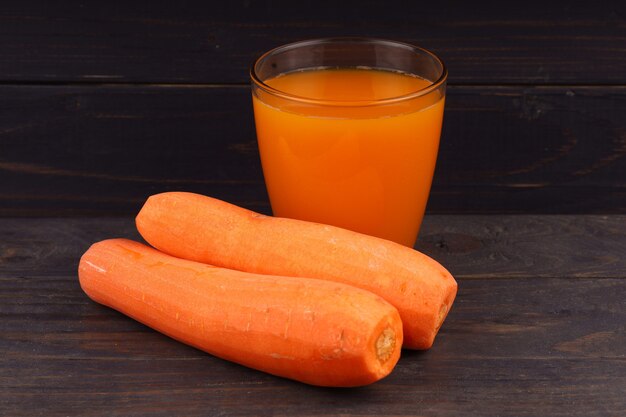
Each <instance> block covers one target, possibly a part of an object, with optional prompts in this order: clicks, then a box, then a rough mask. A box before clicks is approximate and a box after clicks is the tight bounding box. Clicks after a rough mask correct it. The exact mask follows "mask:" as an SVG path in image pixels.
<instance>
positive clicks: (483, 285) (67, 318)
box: [0, 215, 626, 417]
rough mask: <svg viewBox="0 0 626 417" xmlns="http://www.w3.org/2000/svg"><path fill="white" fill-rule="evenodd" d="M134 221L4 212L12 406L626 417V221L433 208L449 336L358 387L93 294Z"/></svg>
mask: <svg viewBox="0 0 626 417" xmlns="http://www.w3.org/2000/svg"><path fill="white" fill-rule="evenodd" d="M109 237H129V238H138V235H137V232H136V230H135V228H134V224H133V221H132V218H129V217H127V218H82V219H81V218H54V219H51V218H28V219H26V218H21V219H17V218H4V219H0V300H1V303H0V317H1V320H0V352H2V354H1V356H0V415H3V416H32V415H45V416H66V415H69V416H74V415H81V416H103V415H107V416H109V415H120V416H127V415H133V416H201V415H220V416H222V415H223V416H226V415H248V416H265V415H293V416H296V415H297V416H300V415H320V416H321V415H324V416H327V415H348V416H357V415H358V416H362V415H429V416H471V415H475V416H502V415H511V416H568V417H570V416H586V417H587V416H620V415H624V412H625V411H626V396H625V395H624V394H625V393H626V330H625V324H626V309H625V308H624V303H625V300H626V256H625V255H626V216H624V215H610V216H603V215H488V216H482V215H431V216H427V218H426V220H425V224H424V226H423V230H422V233H421V236H420V240H419V242H418V244H417V248H418V249H420V250H422V251H423V252H425V253H427V254H429V255H431V256H433V257H434V258H436V259H438V260H439V261H441V262H442V263H443V264H444V265H446V266H447V267H448V268H449V269H450V271H451V272H452V273H453V274H454V275H455V276H456V277H457V279H458V281H459V293H458V297H457V300H456V302H455V304H454V307H453V309H452V311H451V313H450V315H449V317H448V319H447V320H446V322H445V323H444V326H443V328H442V329H441V332H440V334H439V336H438V339H437V340H436V343H435V346H434V347H433V348H432V349H431V350H429V351H426V352H416V351H403V355H402V358H401V359H400V362H399V363H398V365H397V367H396V369H395V370H394V372H393V373H392V374H391V375H390V376H389V377H387V378H386V379H384V380H382V381H379V382H378V383H375V384H373V385H370V386H367V387H363V388H354V389H329V388H318V387H312V386H307V385H304V384H301V383H297V382H292V381H289V380H286V379H282V378H278V377H274V376H270V375H266V374H264V373H261V372H258V371H254V370H250V369H247V368H244V367H242V366H239V365H235V364H232V363H228V362H226V361H223V360H220V359H217V358H215V357H212V356H210V355H208V354H205V353H203V352H201V351H198V350H196V349H193V348H190V347H188V346H185V345H183V344H180V343H178V342H176V341H174V340H171V339H169V338H167V337H165V336H163V335H161V334H159V333H157V332H155V331H153V330H151V329H149V328H147V327H145V326H143V325H141V324H139V323H137V322H135V321H133V320H131V319H129V318H127V317H125V316H123V315H121V314H119V313H117V312H115V311H113V310H110V309H108V308H106V307H103V306H100V305H97V304H95V303H94V302H92V301H91V300H89V299H88V298H87V297H86V296H85V295H84V294H83V293H82V291H81V289H80V287H79V285H78V279H77V274H76V268H77V262H78V259H79V257H80V255H81V254H82V252H84V251H85V250H86V249H87V248H88V247H89V245H90V244H91V243H92V242H95V241H97V240H100V239H104V238H109Z"/></svg>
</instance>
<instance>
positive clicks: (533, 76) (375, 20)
mask: <svg viewBox="0 0 626 417" xmlns="http://www.w3.org/2000/svg"><path fill="white" fill-rule="evenodd" d="M0 28H2V30H1V35H2V42H0V58H1V60H0V62H2V64H1V65H0V80H3V81H19V82H37V81H45V82H89V83H93V82H96V83H100V82H152V83H154V82H157V83H242V82H247V80H248V67H249V65H250V64H251V62H252V61H253V60H254V58H255V57H257V56H259V55H260V54H261V53H262V52H264V51H266V50H268V49H270V48H273V47H276V46H278V45H281V44H284V43H287V42H291V41H296V40H301V39H309V38H317V37H326V36H369V37H384V38H392V39H400V40H404V41H408V42H412V43H416V44H419V45H422V46H424V47H426V48H429V49H432V50H433V51H434V52H436V53H438V54H439V55H440V56H441V57H443V59H444V60H445V61H446V63H447V64H448V66H449V68H450V74H451V75H450V81H451V83H453V84H454V83H465V84H467V83H470V84H471V83H484V84H501V83H517V84H519V83H523V84H528V83H532V84H554V83H556V84H563V83H567V84H596V83H601V84H607V83H612V84H624V83H626V46H625V45H626V42H625V40H626V7H625V6H624V3H623V2H620V1H606V2H602V5H598V4H595V3H592V2H545V1H536V0H530V1H526V2H524V3H519V4H507V5H506V7H505V6H504V5H500V4H494V3H493V2H489V1H474V2H471V4H465V5H464V4H462V3H461V4H459V3H458V2H446V1H439V2H429V3H428V4H425V3H423V2H406V1H403V2H396V3H395V4H388V5H386V7H382V6H381V4H380V2H376V1H371V0H370V1H361V2H359V5H358V7H354V5H352V4H351V3H343V2H336V1H335V2H322V3H320V2H267V1H247V0H236V1H229V2H222V3H220V4H219V6H218V7H216V5H214V4H213V3H210V2H201V1H182V2H179V3H177V7H172V6H171V4H170V3H167V2H154V1H147V0H143V1H134V2H132V4H123V5H122V3H115V4H110V3H103V2H96V1H92V0H90V1H64V2H62V3H60V4H56V3H55V4H51V3H49V2H44V1H41V0H39V1H33V0H25V1H20V2H3V3H2V5H1V6H0Z"/></svg>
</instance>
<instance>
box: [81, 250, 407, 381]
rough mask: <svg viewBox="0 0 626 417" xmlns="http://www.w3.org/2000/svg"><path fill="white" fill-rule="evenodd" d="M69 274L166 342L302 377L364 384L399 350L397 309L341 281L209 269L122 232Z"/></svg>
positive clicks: (91, 294) (383, 370)
mask: <svg viewBox="0 0 626 417" xmlns="http://www.w3.org/2000/svg"><path fill="white" fill-rule="evenodd" d="M78 275H79V279H80V285H81V287H82V288H83V290H84V291H85V293H87V295H88V296H89V297H90V298H92V299H93V300H94V301H96V302H98V303H101V304H104V305H106V306H109V307H112V308H114V309H116V310H118V311H120V312H122V313H124V314H126V315H128V316H130V317H132V318H134V319H135V320H137V321H139V322H142V323H144V324H146V325H148V326H150V327H152V328H153V329H155V330H158V331H160V332H162V333H164V334H166V335H168V336H170V337H172V338H174V339H176V340H179V341H181V342H183V343H186V344H189V345H191V346H194V347H196V348H198V349H201V350H203V351H206V352H208V353H210V354H212V355H215V356H218V357H220V358H223V359H227V360H230V361H233V362H237V363H240V364H242V365H245V366H248V367H251V368H255V369H258V370H262V371H265V372H268V373H271V374H274V375H278V376H283V377H286V378H291V379H295V380H298V381H302V382H305V383H308V384H313V385H321V386H359V385H366V384H369V383H372V382H375V381H377V380H379V379H381V378H383V377H385V376H386V375H388V374H389V373H390V372H391V370H392V369H393V368H394V366H395V365H396V363H397V362H398V359H399V358H400V350H401V349H400V347H401V346H402V323H401V320H400V316H399V314H398V311H397V310H396V309H395V308H394V307H393V306H392V305H391V304H389V303H388V302H386V301H385V300H383V299H382V298H380V297H378V296H376V295H374V294H372V293H370V292H367V291H363V290H360V289H358V288H355V287H351V286H349V285H344V284H340V283H334V282H329V281H323V280H318V279H302V278H293V277H279V276H270V275H257V274H251V273H246V272H241V271H234V270H229V269H223V268H217V267H213V266H209V265H205V264H201V263H197V262H192V261H187V260H183V259H178V258H174V257H172V256H168V255H166V254H163V253H161V252H159V251H157V250H155V249H152V248H150V247H148V246H146V245H143V244H141V243H137V242H133V241H130V240H126V239H111V240H105V241H102V242H99V243H96V244H94V245H93V246H91V248H89V250H87V252H86V253H85V254H84V255H83V256H82V258H81V260H80V265H79V268H78Z"/></svg>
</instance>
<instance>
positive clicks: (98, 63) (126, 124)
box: [0, 0, 626, 216]
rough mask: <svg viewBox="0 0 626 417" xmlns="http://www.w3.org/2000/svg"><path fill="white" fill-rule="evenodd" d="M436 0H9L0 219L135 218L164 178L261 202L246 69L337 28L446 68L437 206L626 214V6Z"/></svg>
mask: <svg viewBox="0 0 626 417" xmlns="http://www.w3.org/2000/svg"><path fill="white" fill-rule="evenodd" d="M283 3H284V4H283ZM430 3H433V4H430ZM430 3H425V2H418V1H413V2H409V1H407V2H395V3H389V2H384V3H383V2H375V1H361V2H359V3H358V6H357V7H354V6H355V4H356V3H353V4H348V3H345V2H338V1H333V2H321V1H316V2H310V1H303V2H294V1H292V2H290V3H287V2H263V1H259V2H256V1H238V0H231V1H228V2H223V3H221V4H219V6H216V4H215V3H213V2H200V1H198V2H186V1H178V2H175V3H172V2H166V1H147V0H144V1H133V2H122V1H110V2H102V1H99V2H95V1H63V2H44V1H19V2H18V1H4V2H2V3H1V4H0V215H2V216H42V215H43V216H66V215H82V216H84V215H132V214H133V213H135V212H136V211H137V210H138V208H139V207H140V205H141V203H142V202H143V201H144V199H145V198H146V196H148V195H150V194H152V193H155V192H160V191H165V190H189V191H196V192H201V193H205V194H210V195H212V196H215V197H218V198H223V199H226V200H229V201H231V202H234V203H237V204H241V205H244V206H246V207H250V208H253V209H257V210H260V211H263V212H268V211H269V205H268V199H267V195H266V192H265V187H264V184H263V177H262V171H261V167H260V161H259V156H258V151H257V148H256V142H255V134H254V124H253V119H252V111H251V102H250V101H251V100H250V92H249V86H248V67H249V65H250V64H251V62H252V61H253V60H254V58H255V57H256V56H258V55H259V54H261V53H262V52H264V51H265V50H268V49H270V48H272V47H275V46H278V45H280V44H283V43H286V42H290V41H296V40H300V39H305V38H313V37H324V36H337V35H341V36H343V35H356V36H374V37H384V38H392V39H399V40H404V41H408V42H412V43H416V44H419V45H421V46H423V47H426V48H428V49H431V50H433V51H434V52H436V53H437V54H439V55H440V56H441V57H442V58H443V59H444V61H445V62H446V64H447V65H448V67H449V71H450V78H449V88H448V101H447V107H446V114H445V121H444V130H443V135H442V142H441V148H440V154H439V160H438V167H437V171H436V174H435V182H434V185H433V189H432V194H431V199H430V202H429V206H428V211H429V212H430V213H602V214H604V213H624V212H626V3H624V2H617V1H614V2H602V3H601V4H596V3H594V2H580V4H576V5H574V4H571V2H565V1H563V2H547V1H525V2H515V3H510V4H506V5H505V4H503V2H475V1H472V2H465V3H462V2H445V1H438V2H430ZM577 3H578V2H577ZM383 4H384V5H385V6H384V7H383V6H382V5H383Z"/></svg>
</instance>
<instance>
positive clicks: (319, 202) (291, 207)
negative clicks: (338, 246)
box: [253, 69, 444, 246]
mask: <svg viewBox="0 0 626 417" xmlns="http://www.w3.org/2000/svg"><path fill="white" fill-rule="evenodd" d="M265 83H266V84H267V85H269V86H271V87H273V88H275V89H277V90H280V91H283V92H286V93H289V94H291V95H295V96H300V97H306V98H308V99H315V100H324V101H325V102H324V103H319V102H315V103H312V102H306V101H298V100H288V99H284V98H280V97H277V96H275V95H270V94H267V93H265V92H263V93H262V94H256V95H254V96H253V102H254V112H255V122H256V127H257V137H258V142H259V150H260V153H261V160H262V164H263V172H264V175H265V181H266V184H267V188H268V193H269V196H270V200H271V204H272V210H273V212H274V215H275V216H279V217H292V218H298V219H303V220H309V221H315V222H320V223H326V224H332V225H336V226H340V227H344V228H347V229H351V230H355V231H358V232H362V233H367V234H370V235H374V236H378V237H382V238H385V239H389V240H394V241H396V242H398V243H401V244H404V245H407V246H413V244H414V243H415V239H416V237H417V233H418V230H419V227H420V224H421V221H422V217H423V214H424V210H425V207H426V201H427V199H428V193H429V191H430V185H431V181H432V176H433V171H434V167H435V161H436V157H437V150H438V146H439V135H440V133H441V123H442V118H443V106H444V98H443V95H442V94H441V93H440V92H439V91H434V92H432V93H429V94H427V95H425V96H422V97H418V98H412V99H408V100H397V101H393V100H392V101H391V102H389V103H387V104H384V105H378V104H376V103H373V102H374V101H376V100H381V99H382V100H384V99H391V98H393V97H398V96H403V95H407V94H410V93H413V92H415V91H417V90H420V89H422V88H425V87H427V86H429V85H430V84H431V83H430V82H429V81H426V80H424V79H421V78H417V77H413V76H408V75H405V74H401V73H397V72H391V71H382V70H372V69H317V70H307V71H300V72H293V73H288V74H285V75H281V76H279V77H276V78H273V79H270V80H268V81H265Z"/></svg>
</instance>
